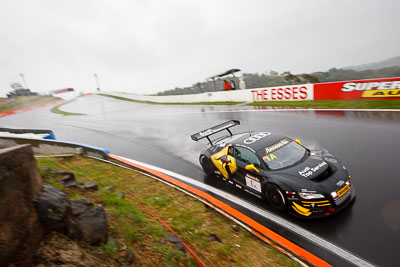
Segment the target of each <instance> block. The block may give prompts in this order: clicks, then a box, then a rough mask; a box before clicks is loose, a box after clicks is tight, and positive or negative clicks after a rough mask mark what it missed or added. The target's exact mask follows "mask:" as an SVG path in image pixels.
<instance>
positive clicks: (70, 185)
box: [61, 181, 77, 188]
mask: <svg viewBox="0 0 400 267" xmlns="http://www.w3.org/2000/svg"><path fill="white" fill-rule="evenodd" d="M61 185H62V186H64V187H65V188H71V187H77V185H76V183H75V181H68V182H66V183H62V184H61Z"/></svg>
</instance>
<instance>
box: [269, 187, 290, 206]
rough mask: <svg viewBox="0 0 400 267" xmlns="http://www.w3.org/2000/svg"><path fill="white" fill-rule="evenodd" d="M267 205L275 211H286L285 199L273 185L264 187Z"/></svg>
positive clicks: (280, 191)
mask: <svg viewBox="0 0 400 267" xmlns="http://www.w3.org/2000/svg"><path fill="white" fill-rule="evenodd" d="M265 191H266V197H267V200H268V203H269V204H270V205H271V206H272V207H273V208H274V209H275V210H277V211H284V210H286V198H285V196H284V195H283V193H282V190H281V189H280V188H279V187H278V186H277V185H275V184H268V185H267V187H266V190H265Z"/></svg>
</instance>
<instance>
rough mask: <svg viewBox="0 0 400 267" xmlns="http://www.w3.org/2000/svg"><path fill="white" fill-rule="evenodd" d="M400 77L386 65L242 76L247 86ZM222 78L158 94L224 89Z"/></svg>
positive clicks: (260, 86)
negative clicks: (367, 67)
mask: <svg viewBox="0 0 400 267" xmlns="http://www.w3.org/2000/svg"><path fill="white" fill-rule="evenodd" d="M389 77H400V66H394V67H386V68H380V69H370V70H362V71H356V70H351V69H347V70H345V69H336V68H331V69H330V70H328V71H325V72H323V71H319V72H313V73H309V74H307V73H303V74H292V73H290V72H289V71H285V72H282V73H278V72H276V71H273V70H272V71H269V72H266V73H243V75H242V78H243V80H244V81H245V83H246V88H248V89H249V88H262V87H273V86H283V85H295V84H305V83H322V82H338V81H348V80H362V79H374V78H389ZM226 79H227V80H233V81H234V82H235V84H236V87H238V85H239V78H238V77H232V76H228V77H227V78H226ZM222 84H223V82H222V80H217V81H215V82H214V81H205V82H198V83H195V84H193V85H192V86H189V87H183V88H179V87H176V88H174V89H170V90H167V91H164V92H160V93H157V94H156V95H184V94H198V93H204V92H214V91H222V90H223V87H222Z"/></svg>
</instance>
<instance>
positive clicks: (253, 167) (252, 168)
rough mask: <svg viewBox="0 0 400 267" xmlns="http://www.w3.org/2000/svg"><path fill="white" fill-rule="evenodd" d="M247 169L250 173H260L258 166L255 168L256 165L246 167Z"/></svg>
mask: <svg viewBox="0 0 400 267" xmlns="http://www.w3.org/2000/svg"><path fill="white" fill-rule="evenodd" d="M245 169H246V170H248V171H250V170H252V171H255V172H260V170H259V169H257V168H256V166H254V164H250V165H247V166H246V167H245Z"/></svg>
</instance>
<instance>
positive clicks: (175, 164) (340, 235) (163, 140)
mask: <svg viewBox="0 0 400 267" xmlns="http://www.w3.org/2000/svg"><path fill="white" fill-rule="evenodd" d="M61 109H62V110H64V111H70V112H81V113H85V114H87V116H61V115H57V114H53V113H50V112H49V111H50V108H49V107H46V108H41V109H37V110H32V111H29V112H25V113H21V114H16V115H11V116H7V117H3V118H0V127H9V128H13V127H14V128H47V129H52V130H53V131H54V132H55V135H56V138H57V139H58V140H66V141H74V142H81V143H85V144H90V145H95V146H99V147H104V148H107V149H109V150H110V151H111V153H113V154H116V155H121V156H124V157H128V158H132V159H136V160H139V161H142V162H145V163H149V164H152V165H155V166H158V167H161V168H164V169H168V170H171V171H174V172H176V173H179V174H182V175H185V176H188V177H191V178H194V179H197V180H199V181H203V182H205V183H208V184H211V185H213V186H215V187H217V188H219V189H223V190H226V191H228V192H232V193H234V194H238V195H239V196H240V197H242V198H245V199H246V200H247V201H249V202H251V203H253V204H256V205H258V206H260V207H263V208H265V209H267V210H270V208H269V207H268V205H266V204H265V203H263V202H261V201H260V200H258V199H256V198H254V197H252V196H249V195H246V194H244V193H242V192H240V191H238V190H236V189H234V188H231V187H229V186H228V185H227V184H225V183H224V182H222V181H215V180H212V179H211V180H210V179H208V178H207V179H206V180H205V176H204V173H203V171H202V169H201V167H200V165H199V164H198V159H197V157H198V154H199V151H200V150H201V149H202V148H203V146H204V145H205V142H201V143H196V142H194V141H192V140H191V139H190V135H191V134H193V133H195V132H197V131H200V130H204V129H206V128H208V127H210V126H213V125H216V124H218V123H221V122H224V121H226V120H230V119H237V120H240V121H241V123H242V125H240V126H238V127H235V128H233V132H243V131H247V130H248V127H249V128H250V129H251V130H255V131H258V130H260V131H261V130H263V131H265V130H267V131H271V132H276V133H281V134H285V135H287V136H289V137H291V138H298V139H300V140H301V141H302V143H303V145H305V146H307V147H310V148H317V147H324V148H326V149H327V150H329V152H330V153H332V154H333V155H335V156H336V157H338V158H339V159H340V160H341V161H342V162H343V163H344V164H345V165H346V167H347V168H348V170H349V172H350V175H351V177H352V180H353V185H354V186H355V188H356V191H357V199H356V201H355V202H354V204H353V205H352V206H351V207H350V208H348V209H346V210H344V211H343V212H341V213H340V214H338V215H337V216H334V217H330V218H326V219H320V220H299V219H296V218H293V217H291V216H288V215H285V214H279V215H280V216H282V217H284V218H286V219H288V220H290V221H292V222H295V223H297V224H298V225H299V226H301V227H304V228H306V229H307V230H309V231H311V232H313V233H315V234H317V235H319V236H321V237H323V238H324V239H327V240H329V241H331V242H333V243H334V244H336V245H338V246H340V247H342V248H344V249H346V250H349V251H351V252H353V253H355V254H356V255H359V256H360V257H362V258H364V259H366V260H368V261H370V262H372V263H374V264H377V265H380V266H398V264H399V263H398V260H397V257H398V255H399V253H400V246H399V241H400V191H399V189H400V176H399V170H400V161H399V153H400V140H399V138H400V112H398V113H396V112H341V111H335V112H327V111H324V112H322V111H318V112H316V111H278V112H277V111H274V112H270V111H264V110H262V109H257V108H254V107H246V106H234V107H227V106H165V105H146V104H136V103H130V102H124V101H119V100H114V99H111V98H106V97H101V96H88V97H82V98H78V99H77V100H76V101H74V102H72V103H69V104H66V105H64V106H63V107H61ZM238 110H246V111H238ZM255 219H257V220H259V221H261V222H262V218H255ZM294 242H295V241H294Z"/></svg>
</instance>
